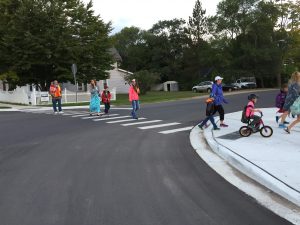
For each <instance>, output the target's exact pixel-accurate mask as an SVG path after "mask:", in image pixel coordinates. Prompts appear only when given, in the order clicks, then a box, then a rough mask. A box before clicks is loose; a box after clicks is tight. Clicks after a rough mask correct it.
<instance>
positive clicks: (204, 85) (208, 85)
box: [192, 81, 213, 93]
mask: <svg viewBox="0 0 300 225" xmlns="http://www.w3.org/2000/svg"><path fill="white" fill-rule="evenodd" d="M212 85H213V82H212V81H203V82H201V83H199V84H198V85H195V86H194V87H193V88H192V90H193V92H201V91H202V92H208V93H210V92H211V89H212Z"/></svg>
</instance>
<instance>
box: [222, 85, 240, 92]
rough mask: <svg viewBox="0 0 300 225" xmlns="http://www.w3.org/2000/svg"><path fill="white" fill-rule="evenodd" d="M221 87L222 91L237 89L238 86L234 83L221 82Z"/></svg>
mask: <svg viewBox="0 0 300 225" xmlns="http://www.w3.org/2000/svg"><path fill="white" fill-rule="evenodd" d="M222 89H223V91H229V92H230V91H235V90H237V89H238V87H237V86H236V85H233V84H224V83H222Z"/></svg>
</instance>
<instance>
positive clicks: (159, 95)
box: [112, 91, 207, 105]
mask: <svg viewBox="0 0 300 225" xmlns="http://www.w3.org/2000/svg"><path fill="white" fill-rule="evenodd" d="M201 95H207V93H194V92H191V91H179V92H163V91H150V92H147V94H146V95H141V96H140V101H141V103H154V102H165V101H174V100H179V99H186V98H192V97H198V96H201ZM112 104H113V105H130V103H129V100H128V94H118V95H117V100H116V101H113V102H112Z"/></svg>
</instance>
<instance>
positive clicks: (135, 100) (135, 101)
mask: <svg viewBox="0 0 300 225" xmlns="http://www.w3.org/2000/svg"><path fill="white" fill-rule="evenodd" d="M139 94H140V89H139V86H138V84H137V83H136V80H135V79H133V80H132V83H131V85H130V88H129V101H130V102H131V105H132V111H131V116H132V118H133V119H138V117H137V115H136V111H137V110H139V108H140V103H139Z"/></svg>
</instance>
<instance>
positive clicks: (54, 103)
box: [52, 98, 62, 112]
mask: <svg viewBox="0 0 300 225" xmlns="http://www.w3.org/2000/svg"><path fill="white" fill-rule="evenodd" d="M56 103H58V111H60V112H61V111H62V109H61V98H52V106H53V111H54V112H57V109H56Z"/></svg>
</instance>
